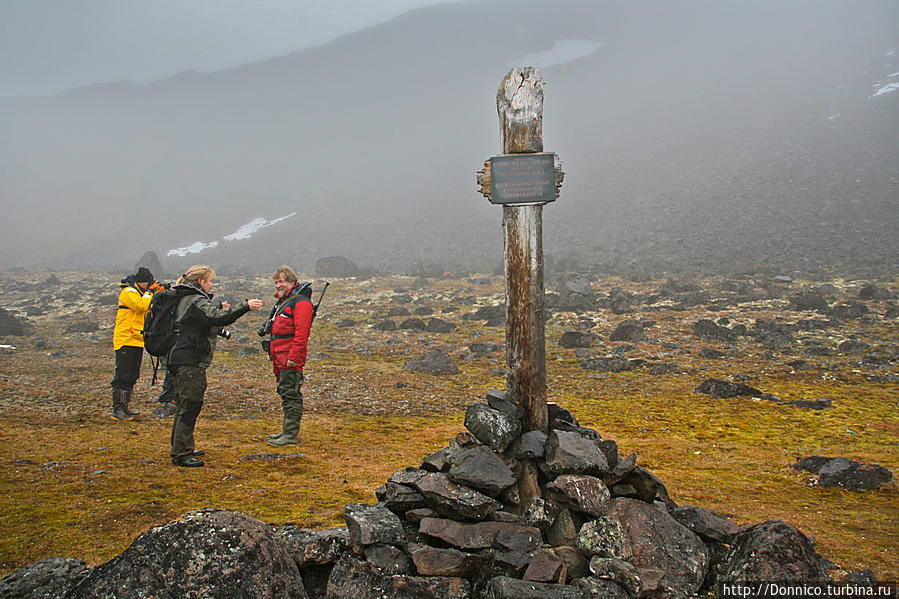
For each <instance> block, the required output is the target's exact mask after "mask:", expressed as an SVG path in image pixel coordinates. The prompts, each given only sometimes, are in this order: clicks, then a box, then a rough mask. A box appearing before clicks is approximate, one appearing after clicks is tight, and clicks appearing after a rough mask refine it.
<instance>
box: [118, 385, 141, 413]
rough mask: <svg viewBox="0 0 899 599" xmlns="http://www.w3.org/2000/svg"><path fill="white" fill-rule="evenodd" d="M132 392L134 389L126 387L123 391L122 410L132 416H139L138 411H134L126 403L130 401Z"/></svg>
mask: <svg viewBox="0 0 899 599" xmlns="http://www.w3.org/2000/svg"><path fill="white" fill-rule="evenodd" d="M132 393H134V389H128V390H127V391H125V397H124V399H123V401H122V411H123V412H125V413H126V414H127V415H129V416H131V417H132V418H134V417H135V416H140V412H135V411H134V410H132V409H131V408H129V407H128V404H129V403H131V394H132Z"/></svg>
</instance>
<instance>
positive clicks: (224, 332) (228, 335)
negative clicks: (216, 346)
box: [218, 327, 231, 339]
mask: <svg viewBox="0 0 899 599" xmlns="http://www.w3.org/2000/svg"><path fill="white" fill-rule="evenodd" d="M218 336H219V337H224V338H225V339H230V338H231V331H229V330H228V329H226V328H225V327H219V330H218Z"/></svg>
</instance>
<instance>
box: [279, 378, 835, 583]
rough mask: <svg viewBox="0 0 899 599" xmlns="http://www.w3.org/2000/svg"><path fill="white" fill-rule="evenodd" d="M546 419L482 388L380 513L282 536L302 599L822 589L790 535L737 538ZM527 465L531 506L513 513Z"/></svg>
mask: <svg viewBox="0 0 899 599" xmlns="http://www.w3.org/2000/svg"><path fill="white" fill-rule="evenodd" d="M548 408H549V410H548V412H549V421H550V431H549V434H548V435H547V434H545V433H543V432H540V431H527V432H522V414H521V411H520V407H519V406H518V405H517V404H515V403H513V402H511V401H509V400H508V399H507V398H506V397H505V394H504V393H503V392H501V391H491V392H489V393H488V394H487V403H473V404H471V405H469V406H468V408H467V410H466V416H465V426H466V428H467V429H468V432H463V433H460V434H459V435H458V436H457V437H456V439H454V440H453V441H452V442H451V443H450V444H449V446H448V447H446V448H444V449H441V450H439V451H437V452H435V453H433V454H431V455H429V456H427V457H426V458H425V459H424V461H423V463H422V464H421V466H420V467H418V468H406V469H404V470H401V471H398V472H395V473H394V474H393V475H391V476H390V477H389V479H388V480H387V481H386V484H385V485H384V486H383V487H381V488H379V489H378V490H377V491H376V495H377V498H378V503H377V505H363V504H351V505H348V506H346V509H345V514H344V516H345V519H346V523H347V527H346V528H338V529H332V530H330V531H318V532H313V531H308V530H302V529H298V528H295V527H290V526H288V527H284V528H282V529H280V531H279V534H280V536H281V538H282V539H284V540H285V541H287V542H288V545H290V546H292V548H291V553H292V555H294V558H295V559H296V561H297V564H298V566H299V567H300V571H301V572H302V575H303V579H304V582H305V585H306V589H307V592H310V596H316V595H319V594H320V596H322V597H325V596H327V597H328V598H329V599H368V598H374V597H401V598H403V599H405V598H407V597H408V598H410V599H412V598H416V599H424V598H434V599H449V598H454V599H467V598H469V597H471V598H486V599H539V598H543V597H546V598H562V599H567V598H571V599H575V598H588V597H592V598H598V597H608V598H620V599H626V598H629V599H636V598H638V597H687V596H691V595H695V594H697V593H701V592H704V591H707V590H714V587H715V584H716V582H717V581H720V580H747V579H757V578H764V577H775V578H777V577H787V578H791V579H792V578H794V577H795V578H796V579H801V580H827V572H826V569H825V563H826V562H825V561H824V560H823V558H821V557H820V556H819V555H818V554H817V553H815V551H814V549H813V547H812V545H811V542H810V541H809V540H808V539H807V538H806V537H805V536H804V535H803V534H802V533H801V532H799V531H798V530H796V529H795V528H794V527H792V526H791V525H789V524H785V523H783V522H778V521H771V522H766V523H763V524H760V525H756V526H755V527H741V526H738V525H736V524H735V523H733V522H732V521H730V520H727V519H725V518H723V517H721V516H719V515H718V514H715V513H714V512H712V511H711V510H707V509H704V508H698V507H692V506H685V507H678V506H677V505H675V503H674V502H673V501H672V500H671V499H670V498H669V496H668V493H667V492H666V490H665V487H664V485H663V484H662V483H661V481H659V480H658V478H656V477H655V476H653V475H652V474H651V473H650V472H649V471H647V470H646V469H645V468H642V467H640V466H638V465H637V464H636V455H635V454H632V455H630V456H628V457H627V458H625V459H621V457H620V456H619V454H618V447H617V445H616V443H615V442H614V441H609V440H603V439H602V438H601V436H600V435H599V434H598V433H597V432H596V431H594V430H592V429H589V428H584V427H581V426H579V424H578V422H577V420H576V419H575V418H574V416H573V415H572V414H571V413H570V412H568V411H567V410H564V409H562V408H560V407H559V406H557V405H554V404H549V406H548ZM526 463H527V464H532V465H536V469H537V472H538V482H539V496H537V497H533V498H531V499H529V500H528V501H527V502H526V505H522V501H521V497H520V496H519V491H518V484H517V483H518V473H520V472H521V471H522V467H523V466H522V465H523V464H526ZM772 539H773V541H772ZM766 543H768V544H769V545H771V543H773V546H767V547H766ZM314 589H318V590H314Z"/></svg>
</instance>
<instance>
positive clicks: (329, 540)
mask: <svg viewBox="0 0 899 599" xmlns="http://www.w3.org/2000/svg"><path fill="white" fill-rule="evenodd" d="M278 535H279V536H280V537H281V539H282V540H283V541H284V545H285V547H287V551H288V552H289V553H290V554H291V555H292V556H293V560H294V561H295V562H296V564H297V567H298V568H302V567H304V566H310V565H322V564H329V563H331V562H335V561H337V559H338V558H339V557H340V556H341V555H342V554H343V552H344V551H346V550H347V547H348V546H349V543H350V534H349V532H348V531H347V529H346V528H343V527H340V528H330V529H328V530H307V529H305V528H300V527H299V526H293V525H290V526H284V527H282V528H280V529H278Z"/></svg>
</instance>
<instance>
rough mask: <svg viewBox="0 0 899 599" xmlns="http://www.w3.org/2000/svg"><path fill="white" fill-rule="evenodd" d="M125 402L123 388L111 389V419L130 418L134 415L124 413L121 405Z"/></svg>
mask: <svg viewBox="0 0 899 599" xmlns="http://www.w3.org/2000/svg"><path fill="white" fill-rule="evenodd" d="M124 403H125V390H124V389H113V390H112V419H113V420H131V419H132V418H134V416H129V415H128V414H126V413H125V410H123V409H122V406H123V405H124Z"/></svg>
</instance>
